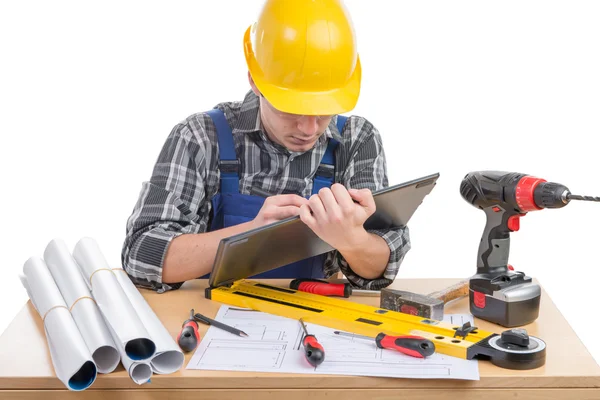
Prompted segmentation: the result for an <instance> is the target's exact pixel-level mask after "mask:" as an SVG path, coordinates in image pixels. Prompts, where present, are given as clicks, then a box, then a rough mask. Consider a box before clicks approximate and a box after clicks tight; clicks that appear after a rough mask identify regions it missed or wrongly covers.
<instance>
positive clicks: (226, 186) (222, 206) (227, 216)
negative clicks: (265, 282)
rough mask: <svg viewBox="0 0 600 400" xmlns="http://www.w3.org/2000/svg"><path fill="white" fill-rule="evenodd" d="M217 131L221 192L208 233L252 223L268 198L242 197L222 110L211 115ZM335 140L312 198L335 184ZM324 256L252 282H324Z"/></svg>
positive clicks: (341, 118) (339, 122)
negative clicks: (262, 280) (321, 279)
mask: <svg viewBox="0 0 600 400" xmlns="http://www.w3.org/2000/svg"><path fill="white" fill-rule="evenodd" d="M208 115H209V116H210V117H211V118H212V120H213V122H214V124H215V127H216V129H217V136H218V140H219V159H220V160H219V161H220V162H219V169H220V171H221V182H220V191H219V193H217V194H216V195H215V196H214V197H213V198H212V200H211V203H212V210H213V211H212V221H211V223H210V226H209V231H215V230H217V229H222V228H227V227H230V226H233V225H237V224H241V223H243V222H248V221H251V220H253V219H254V218H255V217H256V215H257V214H258V212H259V211H260V209H261V207H262V205H263V203H264V201H265V198H263V197H261V196H254V195H247V194H242V193H240V191H239V161H238V159H237V156H236V153H235V146H234V142H233V134H232V131H231V128H230V126H229V124H228V123H227V119H226V118H225V115H224V114H223V112H222V111H221V110H218V109H213V110H210V111H208ZM346 119H347V117H344V116H342V115H339V116H338V119H337V128H338V130H339V131H340V133H341V132H342V129H343V127H344V124H345V122H346ZM337 144H338V143H337V141H336V140H335V139H333V138H332V139H330V140H329V144H328V146H327V150H326V151H325V154H324V156H323V159H322V161H321V164H320V166H319V168H318V170H317V173H316V175H315V177H314V178H313V189H312V194H316V193H318V192H319V190H320V189H321V188H323V187H330V186H331V185H332V184H333V182H334V172H335V148H336V146H337ZM325 257H326V255H325V254H322V255H319V256H316V257H311V258H308V259H305V260H301V261H298V262H295V263H292V264H288V265H284V266H282V267H279V268H276V269H273V270H270V271H267V272H263V273H261V274H258V275H255V276H253V277H249V278H263V279H277V278H279V279H294V278H312V279H318V278H323V277H324V275H323V263H324V262H325Z"/></svg>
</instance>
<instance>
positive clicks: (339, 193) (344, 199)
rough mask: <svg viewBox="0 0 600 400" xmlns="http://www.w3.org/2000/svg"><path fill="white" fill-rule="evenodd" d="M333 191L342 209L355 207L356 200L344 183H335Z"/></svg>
mask: <svg viewBox="0 0 600 400" xmlns="http://www.w3.org/2000/svg"><path fill="white" fill-rule="evenodd" d="M331 192H332V193H333V195H334V197H335V200H336V202H337V203H338V204H339V206H340V207H341V208H342V210H352V209H353V208H354V201H353V200H352V197H351V196H350V194H349V193H348V189H346V187H345V186H344V185H340V184H339V183H335V184H333V185H332V186H331Z"/></svg>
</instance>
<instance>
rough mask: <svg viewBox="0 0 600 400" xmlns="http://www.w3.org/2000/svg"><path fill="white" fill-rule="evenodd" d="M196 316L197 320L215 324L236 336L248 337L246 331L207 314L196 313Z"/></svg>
mask: <svg viewBox="0 0 600 400" xmlns="http://www.w3.org/2000/svg"><path fill="white" fill-rule="evenodd" d="M193 311H194V310H192V312H193ZM194 318H195V319H196V321H200V322H202V323H204V324H206V325H212V326H215V327H217V328H220V329H223V330H224V331H227V332H229V333H233V334H234V335H236V336H242V337H248V334H247V333H246V332H244V331H241V330H239V329H237V328H234V327H233V326H229V325H226V324H224V323H222V322H219V321H216V320H214V319H212V318H208V317H207V316H204V315H202V314H199V313H196V314H194Z"/></svg>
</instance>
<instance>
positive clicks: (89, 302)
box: [44, 239, 120, 374]
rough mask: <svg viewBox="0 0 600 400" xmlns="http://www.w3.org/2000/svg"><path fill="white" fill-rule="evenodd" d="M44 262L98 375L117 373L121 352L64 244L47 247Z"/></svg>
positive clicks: (53, 244)
mask: <svg viewBox="0 0 600 400" xmlns="http://www.w3.org/2000/svg"><path fill="white" fill-rule="evenodd" d="M44 260H45V262H46V265H47V266H48V269H49V270H50V273H51V274H52V277H53V278H54V281H55V282H56V284H57V286H58V289H59V290H60V292H61V294H62V296H63V298H64V300H65V303H66V305H67V308H68V309H69V310H70V311H71V314H72V315H73V319H74V320H75V323H76V324H77V327H78V328H79V331H80V332H81V336H82V337H83V340H84V341H85V343H86V345H87V347H88V349H89V350H90V352H91V353H92V357H93V358H94V362H95V363H96V365H97V367H98V372H100V373H103V374H107V373H110V372H112V371H114V370H115V368H117V366H118V365H119V361H120V355H119V352H118V350H117V347H116V345H115V342H114V340H113V338H112V336H111V334H110V332H109V330H108V327H107V326H106V323H105V322H104V319H103V317H102V314H101V313H100V309H99V308H98V306H97V305H96V302H95V300H94V299H93V298H92V294H91V293H90V291H89V289H88V286H87V285H86V283H85V280H84V278H83V276H82V274H81V271H80V269H79V267H78V266H77V263H76V262H75V260H74V259H73V256H72V255H71V253H70V252H69V250H68V248H67V245H66V244H65V242H64V241H63V240H61V239H54V240H52V241H51V242H50V243H49V244H48V246H47V247H46V250H45V252H44Z"/></svg>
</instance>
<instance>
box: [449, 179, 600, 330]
mask: <svg viewBox="0 0 600 400" xmlns="http://www.w3.org/2000/svg"><path fill="white" fill-rule="evenodd" d="M460 194H461V195H462V197H463V198H464V199H465V200H466V201H468V202H469V203H470V204H472V205H473V206H475V207H477V208H479V209H481V210H483V211H484V212H485V215H486V218H487V221H486V225H485V229H484V231H483V235H482V237H481V242H480V244H479V251H478V253H477V273H476V274H475V275H473V276H472V277H471V279H470V282H469V305H470V311H471V314H473V316H475V317H477V318H481V319H484V320H487V321H490V322H493V323H496V324H499V325H502V326H505V327H515V326H522V325H526V324H528V323H530V322H533V321H535V320H536V319H537V317H538V315H539V305H540V295H541V289H540V287H539V285H537V284H535V283H533V281H532V278H531V277H529V276H527V275H525V273H523V272H517V271H514V270H513V268H512V267H511V266H509V265H508V254H509V250H510V236H509V234H510V232H514V231H518V230H519V218H521V217H522V216H524V215H526V213H527V212H530V211H537V210H542V209H544V208H561V207H564V206H566V205H567V204H568V203H569V201H570V200H587V201H600V197H590V196H578V195H573V194H571V192H570V191H569V189H568V188H567V187H566V186H564V185H561V184H559V183H553V182H547V181H546V180H544V179H541V178H536V177H534V176H531V175H527V174H521V173H517V172H502V171H477V172H471V173H468V174H467V175H466V176H465V177H464V179H463V181H462V183H461V185H460Z"/></svg>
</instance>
